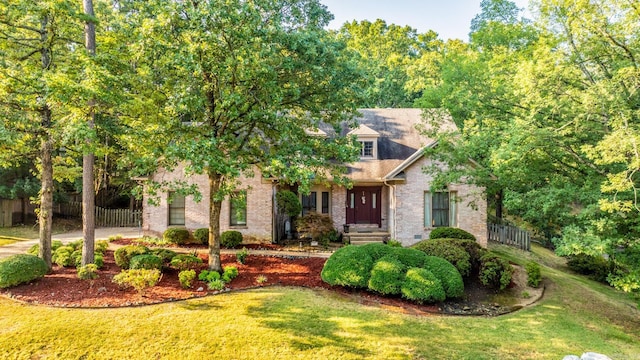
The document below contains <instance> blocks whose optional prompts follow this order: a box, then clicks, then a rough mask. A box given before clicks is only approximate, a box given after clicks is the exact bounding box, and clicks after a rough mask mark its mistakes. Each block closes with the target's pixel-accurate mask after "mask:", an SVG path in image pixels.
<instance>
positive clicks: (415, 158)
mask: <svg viewBox="0 0 640 360" xmlns="http://www.w3.org/2000/svg"><path fill="white" fill-rule="evenodd" d="M437 144H438V142H437V141H434V142H432V143H431V144H429V145H427V146H423V147H422V148H420V150H418V151H416V152H415V153H413V155H411V156H409V158H407V160H405V161H403V162H402V164H400V165H398V166H397V167H396V168H395V169H393V170H391V172H390V173H388V174H387V175H385V176H384V177H383V178H382V179H383V180H384V181H389V180H394V179H395V177H396V176H398V174H400V173H401V172H403V171H404V170H406V169H407V168H408V167H409V166H411V165H413V164H414V163H415V162H416V161H418V160H420V159H421V158H422V157H423V156H424V151H425V150H426V149H429V148H433V147H434V146H436V145H437Z"/></svg>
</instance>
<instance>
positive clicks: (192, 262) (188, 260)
mask: <svg viewBox="0 0 640 360" xmlns="http://www.w3.org/2000/svg"><path fill="white" fill-rule="evenodd" d="M201 264H202V259H200V258H199V257H197V256H193V255H188V254H178V255H176V256H174V257H173V259H171V266H173V267H174V268H176V269H178V270H190V269H196V268H197V267H198V266H200V265H201Z"/></svg>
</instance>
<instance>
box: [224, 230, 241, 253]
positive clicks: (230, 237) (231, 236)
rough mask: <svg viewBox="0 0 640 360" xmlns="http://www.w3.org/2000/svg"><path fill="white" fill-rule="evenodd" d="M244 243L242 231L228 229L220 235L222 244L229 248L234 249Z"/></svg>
mask: <svg viewBox="0 0 640 360" xmlns="http://www.w3.org/2000/svg"><path fill="white" fill-rule="evenodd" d="M240 244H242V233H241V232H240V231H235V230H227V231H225V232H223V233H222V234H221V235H220V245H222V247H225V248H227V249H233V248H234V247H236V246H238V245H240Z"/></svg>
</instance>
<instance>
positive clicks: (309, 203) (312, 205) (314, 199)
mask: <svg viewBox="0 0 640 360" xmlns="http://www.w3.org/2000/svg"><path fill="white" fill-rule="evenodd" d="M318 193H320V203H318ZM301 202H302V216H304V215H306V214H308V213H310V212H317V213H321V214H329V208H330V206H331V205H330V195H329V192H328V191H322V192H320V191H312V192H310V193H309V195H302V200H301Z"/></svg>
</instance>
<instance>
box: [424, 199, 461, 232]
mask: <svg viewBox="0 0 640 360" xmlns="http://www.w3.org/2000/svg"><path fill="white" fill-rule="evenodd" d="M457 225H458V221H457V209H456V193H455V192H447V191H441V192H435V193H430V192H425V193H424V226H425V227H429V228H430V227H442V226H457Z"/></svg>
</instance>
